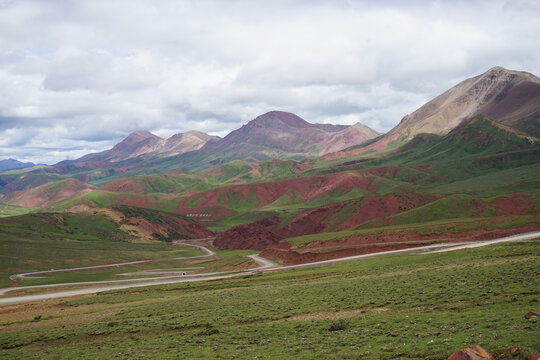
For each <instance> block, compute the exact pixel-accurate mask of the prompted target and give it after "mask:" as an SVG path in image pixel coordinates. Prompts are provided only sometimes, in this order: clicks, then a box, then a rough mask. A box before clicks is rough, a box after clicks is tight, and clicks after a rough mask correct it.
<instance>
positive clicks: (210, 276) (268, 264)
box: [0, 231, 540, 306]
mask: <svg viewBox="0 0 540 360" xmlns="http://www.w3.org/2000/svg"><path fill="white" fill-rule="evenodd" d="M537 238H540V231H537V232H532V233H526V234H518V235H513V236H508V237H505V238H501V239H493V240H488V241H480V242H461V243H451V244H450V243H444V244H434V245H428V246H421V247H416V248H409V249H402V250H391V251H383V252H378V253H372V254H364V255H355V256H347V257H344V258H338V259H331V260H324V261H316V262H312V263H306V264H299V265H290V266H279V265H278V264H276V263H274V262H273V261H270V260H268V259H264V258H261V257H260V256H258V255H248V256H249V257H251V258H252V259H254V260H255V261H257V262H258V263H259V265H260V267H259V268H255V269H248V270H243V271H239V272H235V273H207V274H198V275H194V276H182V277H178V276H174V277H167V278H159V279H133V280H118V281H114V282H87V283H75V284H56V285H49V286H63V285H79V286H85V285H93V284H96V285H97V284H98V283H99V284H100V285H101V286H96V287H91V288H84V289H76V290H66V291H60V292H53V293H47V294H38V295H23V296H16V297H7V298H1V299H0V306H7V305H13V304H20V303H27V302H32V301H38V300H45V299H54V298H62V297H69V296H75V295H85V294H93V293H98V292H101V291H108V290H120V289H127V288H133V287H142V286H150V285H164V284H174V283H183V282H193V281H204V280H218V279H228V278H233V277H239V276H245V275H249V274H254V273H255V272H269V271H282V270H288V269H300V268H306V267H313V266H324V265H330V264H337V263H341V262H346V261H354V260H359V259H364V258H370V257H376V256H384V255H391V254H400V253H419V254H432V253H436V252H443V251H454V250H459V249H466V248H474V247H480V246H486V245H491V244H497V243H501V242H510V241H528V240H533V239H537ZM183 245H185V244H183ZM196 246H197V247H201V248H204V246H200V245H196ZM205 249H206V248H205ZM206 250H207V251H205V252H206V253H207V255H209V253H212V254H213V255H215V254H214V253H213V252H212V251H211V250H209V249H206ZM213 255H212V256H213ZM202 256H205V255H202ZM104 283H107V284H108V285H104ZM40 287H45V286H43V285H41V286H40ZM25 288H26V289H28V288H32V287H18V288H8V289H0V294H5V293H6V292H8V291H13V290H22V289H25Z"/></svg>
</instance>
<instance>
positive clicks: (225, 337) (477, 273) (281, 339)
mask: <svg viewBox="0 0 540 360" xmlns="http://www.w3.org/2000/svg"><path fill="white" fill-rule="evenodd" d="M539 260H540V244H539V243H538V242H529V243H507V244H498V245H492V246H489V247H484V248H477V249H469V250H461V251H456V252H449V253H440V254H431V255H400V256H387V257H382V258H373V259H366V260H362V261H357V262H351V263H343V264H339V265H333V266H327V267H320V268H311V269H302V270H290V271H283V272H277V273H269V274H257V275H251V276H245V277H243V278H238V279H231V280H222V281H209V282H199V283H191V284H190V283H186V284H175V285H167V286H159V287H148V288H137V289H134V290H129V289H128V290H123V291H114V292H107V293H101V294H98V295H95V296H84V297H81V298H78V299H71V300H63V301H62V300H58V301H48V302H46V303H42V304H36V305H25V306H13V307H10V308H5V309H0V320H1V323H2V325H1V327H0V348H1V350H0V357H1V358H3V359H32V358H40V359H49V358H50V359H73V358H78V359H95V358H107V359H131V358H133V359H143V358H144V359H179V358H182V359H219V358H223V359H231V358H235V359H257V358H259V359H290V358H296V359H313V358H319V359H336V358H339V359H360V358H361V359H398V358H403V359H446V358H447V357H448V356H449V355H450V354H451V353H452V352H454V351H457V350H459V349H462V348H464V347H467V346H470V345H472V344H479V345H481V346H482V347H484V348H486V349H487V350H488V351H490V352H492V353H494V354H501V353H503V352H504V351H508V350H504V349H505V346H507V345H512V346H517V347H519V348H521V349H526V350H522V354H525V353H526V352H527V351H530V352H532V351H533V350H534V351H538V348H539V347H540V326H539V325H540V323H539V322H538V318H532V319H530V320H526V319H524V317H523V315H524V314H525V313H526V312H528V311H529V310H535V311H538V306H540V305H539V304H540V268H539V267H538V263H539V262H538V261H539Z"/></svg>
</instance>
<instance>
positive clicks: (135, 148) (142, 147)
mask: <svg viewBox="0 0 540 360" xmlns="http://www.w3.org/2000/svg"><path fill="white" fill-rule="evenodd" d="M218 139H219V137H217V136H211V135H208V134H205V133H202V132H200V131H189V132H186V133H179V134H175V135H173V136H171V137H170V138H168V139H162V138H160V137H159V136H157V135H154V134H152V133H151V132H149V131H147V130H140V131H136V132H133V133H131V134H129V135H128V136H127V137H126V138H125V139H124V140H122V141H121V142H119V143H118V144H116V145H115V146H114V147H113V148H112V149H109V150H106V151H102V152H100V153H96V154H88V155H85V156H83V157H81V158H79V159H77V160H74V161H69V162H61V163H59V164H57V165H63V164H66V163H81V162H88V161H107V162H119V161H122V160H128V159H133V158H137V157H139V156H147V157H168V156H174V155H178V154H182V153H185V152H189V151H194V150H198V149H200V148H201V147H203V146H204V145H205V144H206V143H207V142H212V141H216V140H218Z"/></svg>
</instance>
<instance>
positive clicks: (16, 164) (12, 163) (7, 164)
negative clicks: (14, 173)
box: [0, 159, 36, 171]
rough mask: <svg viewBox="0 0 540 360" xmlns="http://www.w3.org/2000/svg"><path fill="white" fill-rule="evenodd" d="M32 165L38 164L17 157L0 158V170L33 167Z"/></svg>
mask: <svg viewBox="0 0 540 360" xmlns="http://www.w3.org/2000/svg"><path fill="white" fill-rule="evenodd" d="M32 166H36V164H34V163H31V162H26V163H23V162H21V161H19V160H15V159H5V160H0V171H4V170H11V169H24V168H27V167H32Z"/></svg>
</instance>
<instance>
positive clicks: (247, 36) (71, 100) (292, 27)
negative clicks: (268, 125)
mask: <svg viewBox="0 0 540 360" xmlns="http://www.w3.org/2000/svg"><path fill="white" fill-rule="evenodd" d="M539 17H540V5H539V3H538V2H537V1H531V0H523V1H503V0H500V1H483V0H482V1H474V2H470V1H455V2H441V1H435V0H434V1H431V2H425V1H417V2H415V1H412V2H409V1H407V2H401V1H397V0H396V1H391V0H385V1H381V2H378V3H374V2H371V1H330V0H328V1H325V0H321V1H316V2H314V1H307V0H305V1H304V0H288V1H287V0H280V1H272V2H260V1H257V2H252V1H247V0H233V1H226V2H224V1H217V0H216V1H206V0H202V1H201V0H199V1H195V0H191V1H188V0H186V1H176V0H163V1H159V2H148V1H143V0H92V1H91V0H87V1H75V0H63V1H47V2H44V1H38V0H21V1H2V2H0V158H2V157H4V155H7V154H15V155H17V156H18V158H20V159H23V160H32V161H34V162H44V161H46V162H56V161H59V160H62V159H63V158H64V157H68V156H69V157H71V158H73V157H77V156H80V155H82V154H84V151H87V152H89V151H97V150H103V149H106V148H108V147H111V146H112V145H114V143H115V142H117V141H118V140H120V139H121V138H122V137H124V136H126V135H127V134H128V133H129V132H131V131H134V130H139V129H148V130H151V131H153V132H155V133H156V134H159V135H160V136H169V135H172V134H173V133H176V132H182V131H188V130H200V131H205V132H208V133H212V134H219V135H222V136H223V135H225V134H227V132H229V131H231V130H234V129H236V128H238V127H240V126H241V125H242V124H243V123H245V122H247V121H249V120H250V119H253V118H254V117H256V116H257V115H260V114H261V113H264V112H266V111H269V110H273V109H279V110H285V111H291V112H294V113H297V114H298V115H300V116H302V117H304V118H305V119H306V120H308V121H310V122H326V123H343V124H352V123H355V122H357V121H361V122H362V123H364V124H366V125H368V126H371V127H373V128H375V129H376V130H378V131H387V130H389V129H390V128H392V127H393V126H394V125H395V124H397V123H398V122H399V120H400V119H401V118H402V117H403V116H404V115H406V114H407V113H410V112H412V111H414V110H415V109H416V108H417V107H418V106H420V105H422V104H423V103H424V102H425V101H427V100H429V99H430V98H432V97H434V96H436V95H438V94H439V93H441V92H442V91H444V90H446V89H447V88H449V87H450V86H452V85H454V84H455V83H457V82H458V81H461V80H463V79H465V78H467V77H470V76H474V75H477V74H479V73H481V72H483V71H485V70H487V69H488V68H490V67H492V66H495V65H501V66H505V67H508V68H511V69H516V70H525V71H529V72H533V73H536V74H539V73H540V48H539V47H538V46H537V39H536V37H537V34H539V33H540V22H538V18H539ZM13 157H16V156H13Z"/></svg>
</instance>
